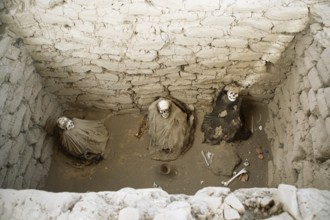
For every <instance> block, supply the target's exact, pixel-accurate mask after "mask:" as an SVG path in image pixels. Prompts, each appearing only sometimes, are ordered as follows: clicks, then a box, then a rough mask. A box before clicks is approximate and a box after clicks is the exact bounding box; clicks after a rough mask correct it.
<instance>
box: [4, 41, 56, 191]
mask: <svg viewBox="0 0 330 220" xmlns="http://www.w3.org/2000/svg"><path fill="white" fill-rule="evenodd" d="M0 47H1V48H0V49H1V50H4V51H1V53H2V52H4V55H3V56H1V58H0V63H1V65H2V66H1V68H3V69H5V70H6V71H8V74H10V77H5V78H4V82H3V83H0V118H1V127H0V135H1V136H0V137H1V138H0V139H1V141H0V151H1V153H0V155H1V158H0V161H1V162H0V179H1V180H2V181H1V182H0V187H2V188H15V189H21V188H36V187H37V185H39V184H40V183H41V182H42V181H43V179H44V178H45V177H46V175H47V172H48V169H49V167H46V165H47V164H50V163H47V162H46V159H47V160H49V161H50V160H51V154H52V151H51V150H49V143H48V144H47V145H46V146H47V148H48V150H45V151H43V155H42V160H38V161H37V160H36V159H40V158H41V151H42V149H44V148H45V147H44V145H43V141H42V142H41V144H35V143H37V142H38V140H39V139H40V133H42V132H43V133H45V131H44V129H43V127H44V126H45V121H46V119H47V118H49V117H50V116H53V115H54V113H55V112H56V111H57V110H58V109H61V107H60V106H59V103H58V102H57V100H56V98H55V97H54V96H51V95H50V94H48V93H46V92H43V91H42V82H41V77H40V76H38V74H37V72H36V71H35V68H34V66H33V63H32V61H31V58H30V56H29V55H28V53H27V51H26V50H25V49H26V48H25V47H24V45H23V44H22V42H21V40H20V39H19V38H16V37H9V36H7V35H4V37H2V38H1V37H0ZM7 58H8V59H10V60H11V61H10V62H7V61H8V60H7ZM33 76H36V77H33ZM26 80H28V81H26ZM25 82H27V83H25ZM36 103H37V104H36ZM50 103H51V104H50ZM56 103H57V104H56ZM45 106H47V109H45V111H42V107H45ZM31 113H32V114H31ZM31 116H32V117H31ZM41 117H42V118H43V119H44V120H43V121H41V120H40V118H41ZM39 142H40V141H39ZM52 146H53V144H51V148H52ZM33 152H35V153H34V154H33ZM46 154H48V155H46ZM36 167H39V169H38V170H36Z"/></svg>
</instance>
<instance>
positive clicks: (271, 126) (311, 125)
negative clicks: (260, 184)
mask: <svg viewBox="0 0 330 220" xmlns="http://www.w3.org/2000/svg"><path fill="white" fill-rule="evenodd" d="M329 10H330V7H329V5H326V4H319V5H315V6H313V7H312V10H311V11H312V17H313V18H314V19H315V20H316V21H317V22H313V24H312V26H311V29H309V30H306V31H304V32H302V33H300V34H298V35H296V37H295V40H294V41H293V42H292V43H293V44H292V46H293V47H294V48H295V50H287V51H286V52H284V54H283V57H284V58H285V57H293V62H292V66H293V68H291V69H290V70H289V71H287V72H286V76H287V79H286V80H285V81H284V82H282V84H281V86H280V87H279V88H278V89H276V92H275V96H274V99H273V100H272V101H271V102H270V105H269V106H270V107H271V106H280V108H279V109H276V108H272V111H271V114H270V122H269V123H268V124H267V126H266V132H267V135H268V137H269V139H270V140H271V142H272V144H271V145H272V153H273V155H274V159H273V162H272V163H270V164H271V166H270V167H271V170H270V171H269V173H270V175H272V177H271V179H269V185H270V186H277V185H278V184H280V183H281V182H286V183H290V184H294V185H296V186H298V187H310V186H317V187H318V188H320V189H327V190H329V186H330V176H329V175H328V174H326V172H327V171H325V170H328V169H329V162H328V161H329V159H330V156H329V153H330V145H329V143H330V140H329V131H328V130H329V127H330V125H329V114H330V105H329V104H330V98H329V97H330V89H329V84H328V76H329V75H330V69H329V68H328V63H329V62H328V61H325V60H327V59H328V55H329V47H330V45H327V44H326V43H325V39H326V38H327V37H325V36H329V33H330V32H329V29H328V26H329V22H328V20H329V19H330V14H326V13H325V12H326V11H327V12H328V11H329ZM320 36H323V37H320ZM275 68H278V70H280V71H281V70H284V71H285V69H283V68H281V67H276V65H275ZM306 74H307V77H306ZM288 98H289V100H288ZM303 219H304V218H303ZM321 219H322V218H321Z"/></svg>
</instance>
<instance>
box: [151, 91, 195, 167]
mask: <svg viewBox="0 0 330 220" xmlns="http://www.w3.org/2000/svg"><path fill="white" fill-rule="evenodd" d="M163 99H166V100H168V101H169V102H170V106H171V109H170V114H169V116H168V118H163V117H162V116H161V114H160V113H159V110H158V108H157V104H158V102H159V101H161V100H163ZM148 110H149V112H148V127H149V135H150V137H151V140H150V146H149V153H150V156H151V158H152V159H154V160H162V161H170V160H175V159H177V158H178V157H179V156H180V155H181V154H184V153H185V152H186V151H188V150H189V149H190V148H191V146H192V143H193V139H194V136H193V135H194V131H195V129H194V128H195V122H194V116H193V111H192V110H190V109H189V108H188V107H187V106H186V105H185V104H184V103H182V102H181V101H179V100H177V99H174V98H172V97H166V98H159V99H158V100H156V101H155V102H153V103H152V104H151V105H150V106H149V109H148Z"/></svg>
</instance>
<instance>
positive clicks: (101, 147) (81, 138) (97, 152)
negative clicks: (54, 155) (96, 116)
mask: <svg viewBox="0 0 330 220" xmlns="http://www.w3.org/2000/svg"><path fill="white" fill-rule="evenodd" d="M72 121H73V123H74V128H72V129H70V130H61V131H60V140H61V144H62V147H63V148H64V150H65V151H66V152H67V153H69V154H70V155H72V156H74V157H78V158H81V159H86V160H91V159H95V158H98V159H99V158H100V157H101V158H102V157H103V156H104V152H105V147H106V145H107V141H108V131H107V129H106V127H105V126H104V123H103V122H101V121H94V120H82V119H78V118H73V119H72Z"/></svg>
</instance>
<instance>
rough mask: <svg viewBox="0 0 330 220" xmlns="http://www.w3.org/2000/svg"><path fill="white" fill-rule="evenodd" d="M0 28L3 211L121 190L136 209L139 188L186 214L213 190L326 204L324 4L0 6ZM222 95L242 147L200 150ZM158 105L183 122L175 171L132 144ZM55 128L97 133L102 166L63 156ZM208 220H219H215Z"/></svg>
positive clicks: (328, 114)
mask: <svg viewBox="0 0 330 220" xmlns="http://www.w3.org/2000/svg"><path fill="white" fill-rule="evenodd" d="M0 21H1V23H0V24H1V29H0V125H1V126H0V186H1V188H2V191H1V193H0V202H2V203H3V204H13V203H10V202H9V200H8V201H4V198H7V199H8V198H10V196H7V195H9V194H10V193H12V195H14V194H15V196H16V195H17V196H18V197H17V198H19V196H20V192H26V191H24V190H23V189H33V190H34V189H37V190H38V191H33V193H36V194H38V193H42V192H44V193H45V194H47V193H50V192H56V193H59V192H72V193H81V194H74V195H80V196H82V197H84V196H85V197H88V196H89V194H84V193H86V192H91V191H92V192H100V191H111V192H112V193H113V194H111V193H110V194H111V195H113V196H114V195H117V194H118V195H121V194H120V193H119V192H121V191H122V192H124V193H127V195H131V196H133V195H135V196H133V197H134V198H136V199H137V198H138V199H142V198H143V193H140V191H138V190H140V189H149V190H150V191H148V192H151V194H152V192H157V193H159V194H157V193H156V194H157V196H156V197H157V198H158V199H159V198H160V199H161V198H164V197H166V196H168V194H162V193H163V192H162V191H161V193H160V191H157V190H161V189H162V190H164V191H165V192H167V193H169V194H174V195H178V194H181V195H182V196H183V197H180V198H179V197H175V196H174V197H175V198H176V199H177V201H181V202H183V201H186V202H187V201H188V200H189V199H184V198H186V197H184V196H187V197H189V196H190V197H189V198H191V199H190V200H189V201H190V202H188V203H189V205H187V207H189V208H188V209H189V210H194V211H196V207H197V206H194V205H193V202H192V201H195V200H194V199H195V198H196V197H197V195H198V192H200V193H202V194H203V193H205V190H206V191H207V190H208V187H215V188H212V190H213V192H215V191H216V192H217V193H218V194H219V195H222V196H223V195H226V196H229V192H230V190H231V191H233V192H236V194H235V195H236V197H238V198H239V200H240V201H241V202H242V203H243V204H244V205H245V206H246V207H245V208H247V206H248V205H247V203H244V202H243V200H244V199H246V197H244V196H242V194H240V193H242V192H243V191H244V190H246V191H244V193H246V192H250V191H249V190H253V189H252V188H255V192H260V195H261V197H262V195H264V197H267V196H269V195H271V194H272V193H273V192H275V191H276V190H278V191H279V192H280V193H279V194H281V193H283V192H286V191H285V190H288V191H290V192H292V191H291V189H292V188H290V187H291V186H289V187H288V189H287V188H285V187H286V185H285V186H283V185H282V184H289V185H292V187H293V189H295V190H298V192H299V189H300V190H301V191H300V192H304V193H306V192H307V194H308V193H309V192H310V191H308V190H309V188H315V189H310V190H319V191H320V192H321V191H323V192H325V195H327V196H326V197H325V199H324V200H322V201H323V202H321V203H322V204H324V201H325V204H329V201H330V196H329V190H330V174H329V166H330V138H329V137H330V64H329V59H330V6H329V2H328V1H321V0H306V1H291V0H282V1H275V0H267V1H255V0H248V1H244V2H242V1H235V0H232V1H215V0H207V1H195V0H171V1H164V0H149V1H143V0H133V1H126V0H123V1H105V0H99V1H88V0H35V1H24V0H15V1H9V0H4V1H3V2H2V3H0ZM227 90H234V91H237V92H238V96H239V98H240V99H241V101H242V103H241V109H240V110H241V111H240V113H241V116H242V117H243V118H244V120H243V124H244V127H245V128H246V129H247V130H248V131H250V132H251V135H250V136H249V137H248V138H245V139H244V140H237V141H230V142H227V141H221V142H220V143H216V144H210V143H206V142H203V140H204V134H203V132H202V129H201V127H202V123H203V120H204V117H205V115H206V114H208V113H210V112H212V110H213V109H214V107H215V102H216V100H217V97H218V95H219V94H220V93H221V92H222V91H227ZM168 96H170V97H173V98H175V99H177V100H180V101H181V102H183V103H185V104H186V105H187V106H189V108H191V109H193V111H194V117H195V118H194V119H195V131H194V132H193V144H192V146H191V148H189V150H188V151H187V152H185V153H184V154H182V155H181V156H179V157H178V158H177V159H174V160H170V161H160V160H153V159H152V158H150V156H149V154H148V146H149V145H150V136H149V135H148V132H147V129H146V131H145V132H144V134H143V135H141V137H140V138H137V137H136V133H137V132H138V130H139V128H140V125H141V123H142V122H143V117H144V116H145V114H147V113H148V107H149V106H150V105H151V103H153V102H154V101H155V100H156V98H157V97H168ZM229 113H230V112H229ZM229 113H228V112H222V113H221V115H222V116H221V117H225V116H226V115H227V114H229ZM219 115H220V114H219ZM60 116H66V117H69V118H79V119H84V120H101V121H102V122H103V123H104V125H105V127H106V129H107V132H108V141H107V145H106V150H105V155H104V159H103V160H101V161H99V162H90V163H86V162H82V161H80V160H76V159H74V158H72V157H70V156H68V155H66V154H65V153H64V152H63V151H61V148H60V145H61V143H60V142H59V139H58V136H57V135H56V133H54V132H53V131H54V130H53V127H52V125H51V123H50V122H51V121H52V120H54V118H58V117H60ZM219 117H220V116H219ZM149 129H150V128H149ZM207 153H209V155H208V156H210V155H212V163H210V164H208V162H210V161H208V160H207V159H205V154H207ZM203 154H204V155H203ZM209 159H210V158H209ZM242 168H246V169H247V170H248V175H247V177H246V178H247V179H246V180H245V181H244V179H243V180H242V178H241V179H240V180H239V179H235V180H234V181H233V182H232V183H230V185H228V188H229V189H228V190H229V191H221V190H220V191H219V189H222V188H218V187H224V186H223V184H222V183H221V182H222V181H227V180H229V179H230V178H231V177H232V176H233V172H234V171H235V172H238V171H239V170H241V169H242ZM281 187H282V188H281ZM283 187H284V189H283ZM295 187H296V188H295ZM132 188H134V189H136V190H137V191H134V190H133V189H132ZM261 188H264V190H266V191H267V190H268V191H267V193H268V194H267V193H266V194H267V196H266V194H263V193H265V192H264V191H262V190H261ZM274 188H278V189H274ZM303 188H307V189H306V190H307V191H303ZM7 189H8V190H10V189H15V190H17V191H6V190H7ZM242 189H243V191H240V190H242ZM39 190H42V191H41V192H39ZM154 190H156V191H154ZM203 190H204V191H203ZM217 190H218V191H217ZM258 190H259V191H258ZM274 190H275V191H274ZM295 190H294V191H295ZM45 191H46V192H45ZM115 191H117V192H115ZM165 192H164V193H165ZM276 192H277V191H276ZM313 192H314V191H313ZM33 193H32V194H33ZM116 193H117V194H116ZM135 193H137V194H135ZM32 194H31V195H32ZM110 194H109V195H108V196H110V197H111V195H110ZM252 194H253V193H252ZM284 194H285V193H284ZM29 195H30V194H27V195H26V196H29ZM65 195H67V194H65ZM203 195H204V194H203ZM249 195H250V194H249ZM304 195H305V194H304ZM97 196H101V195H100V194H97ZM23 197H24V196H23ZM23 197H22V198H23ZM82 197H81V198H82ZM110 197H109V198H110ZM118 197H120V196H118ZM174 197H173V198H174ZM220 197H221V196H220ZM280 197H281V196H280ZM307 197H308V196H307ZM307 197H305V198H307ZM13 198H16V197H13ZM70 198H71V199H72V198H73V197H70ZM98 198H99V197H98ZM226 198H227V197H226ZM299 198H302V197H299V196H298V204H302V203H303V202H301V201H302V200H299ZM223 199H224V200H226V199H225V197H223ZM96 200H97V199H96ZM119 200H120V199H119ZM146 200H147V201H149V200H150V203H152V201H153V200H152V199H151V198H150V197H148V199H146ZM13 201H14V200H13ZM17 201H18V200H17ZM123 201H124V199H123ZM281 201H282V203H284V211H285V213H289V215H290V216H291V217H292V218H293V219H299V216H300V215H302V216H304V213H305V212H304V211H302V207H301V206H299V209H300V214H299V215H298V214H296V213H295V211H292V209H290V208H285V207H291V206H290V205H287V204H286V203H285V201H284V200H281ZM283 201H284V202H283ZM6 202H7V203H6ZM107 202H109V201H108V200H107ZM300 202H301V203H300ZM108 204H109V203H108ZM111 204H113V203H111ZM223 204H225V203H223ZM185 205H186V204H185ZM266 205H267V204H266ZM286 205H287V206H286ZM125 207H126V208H127V207H133V205H132V206H129V205H126V206H125ZM125 207H121V208H118V209H117V211H116V212H114V213H117V214H115V215H114V216H112V217H113V218H118V217H119V210H121V209H123V208H125ZM164 207H166V206H165V205H164ZM185 207H186V206H185ZM219 207H220V206H219ZM221 207H222V206H221ZM134 208H135V209H136V210H135V209H134V210H128V211H127V210H126V211H124V213H121V216H122V217H121V218H122V219H125V218H124V217H123V216H125V213H126V212H127V213H129V214H128V216H135V217H136V216H139V217H140V218H141V219H144V217H145V218H146V219H152V218H154V217H155V216H157V215H156V214H155V213H153V212H151V211H150V210H149V211H148V210H147V211H145V210H144V209H143V208H141V207H140V209H139V207H137V206H134ZM307 209H308V208H307ZM6 210H7V211H6ZM6 210H5V209H3V210H2V213H1V209H0V218H1V216H2V215H3V216H6V215H9V214H8V213H10V211H8V210H14V211H12V213H14V214H12V215H13V216H15V213H16V214H17V213H18V211H17V210H15V209H14V208H13V209H6ZM141 210H144V211H141ZM164 210H167V211H168V210H171V208H168V207H167V208H164ZM185 210H186V209H185ZM216 210H217V209H215V210H212V213H213V217H214V215H215V216H217V214H214V213H217V211H216ZM221 210H224V208H223V207H222V208H221ZM236 210H239V209H238V208H237V209H236ZM136 211H140V212H138V214H136ZM158 211H159V210H158ZM142 212H144V213H148V214H145V216H144V217H143V216H142V214H141V213H142ZM199 212H200V213H202V212H203V210H202V209H201V210H199ZM311 212H312V211H311ZM36 213H39V214H40V213H42V211H39V212H38V211H37V212H36ZM134 213H135V214H134ZM184 213H185V212H184ZM187 213H188V214H187ZM187 213H186V214H187V216H189V215H190V214H191V213H193V211H192V212H191V213H190V212H187ZM194 213H195V212H194ZM196 213H197V211H196ZM196 213H195V214H191V215H192V217H193V218H197V217H198V218H201V219H203V218H202V217H203V216H202V214H196ZM224 213H225V212H224ZM243 213H244V212H239V214H240V215H241V216H244V214H243ZM167 214H168V213H167ZM204 214H205V213H204ZM218 214H219V213H218ZM273 214H274V213H273ZM277 214H278V213H277ZM305 214H306V213H305ZM81 215H82V216H83V214H81ZM271 215H272V214H269V213H267V215H265V216H266V217H269V216H271ZM146 216H147V217H146ZM164 216H166V215H165V214H164ZM164 216H163V219H165V217H164ZM168 216H170V214H169V215H167V217H168ZM219 216H221V217H220V218H226V219H230V217H228V216H227V215H226V216H227V217H225V215H224V214H223V212H222V211H221V213H220V214H219ZM246 216H247V214H246V215H245V217H246ZM324 216H326V215H324ZM108 217H109V216H108ZM127 219H128V218H127ZM158 219H162V218H161V217H160V216H158ZM182 219H190V218H189V217H187V218H182ZM321 219H322V218H321Z"/></svg>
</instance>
